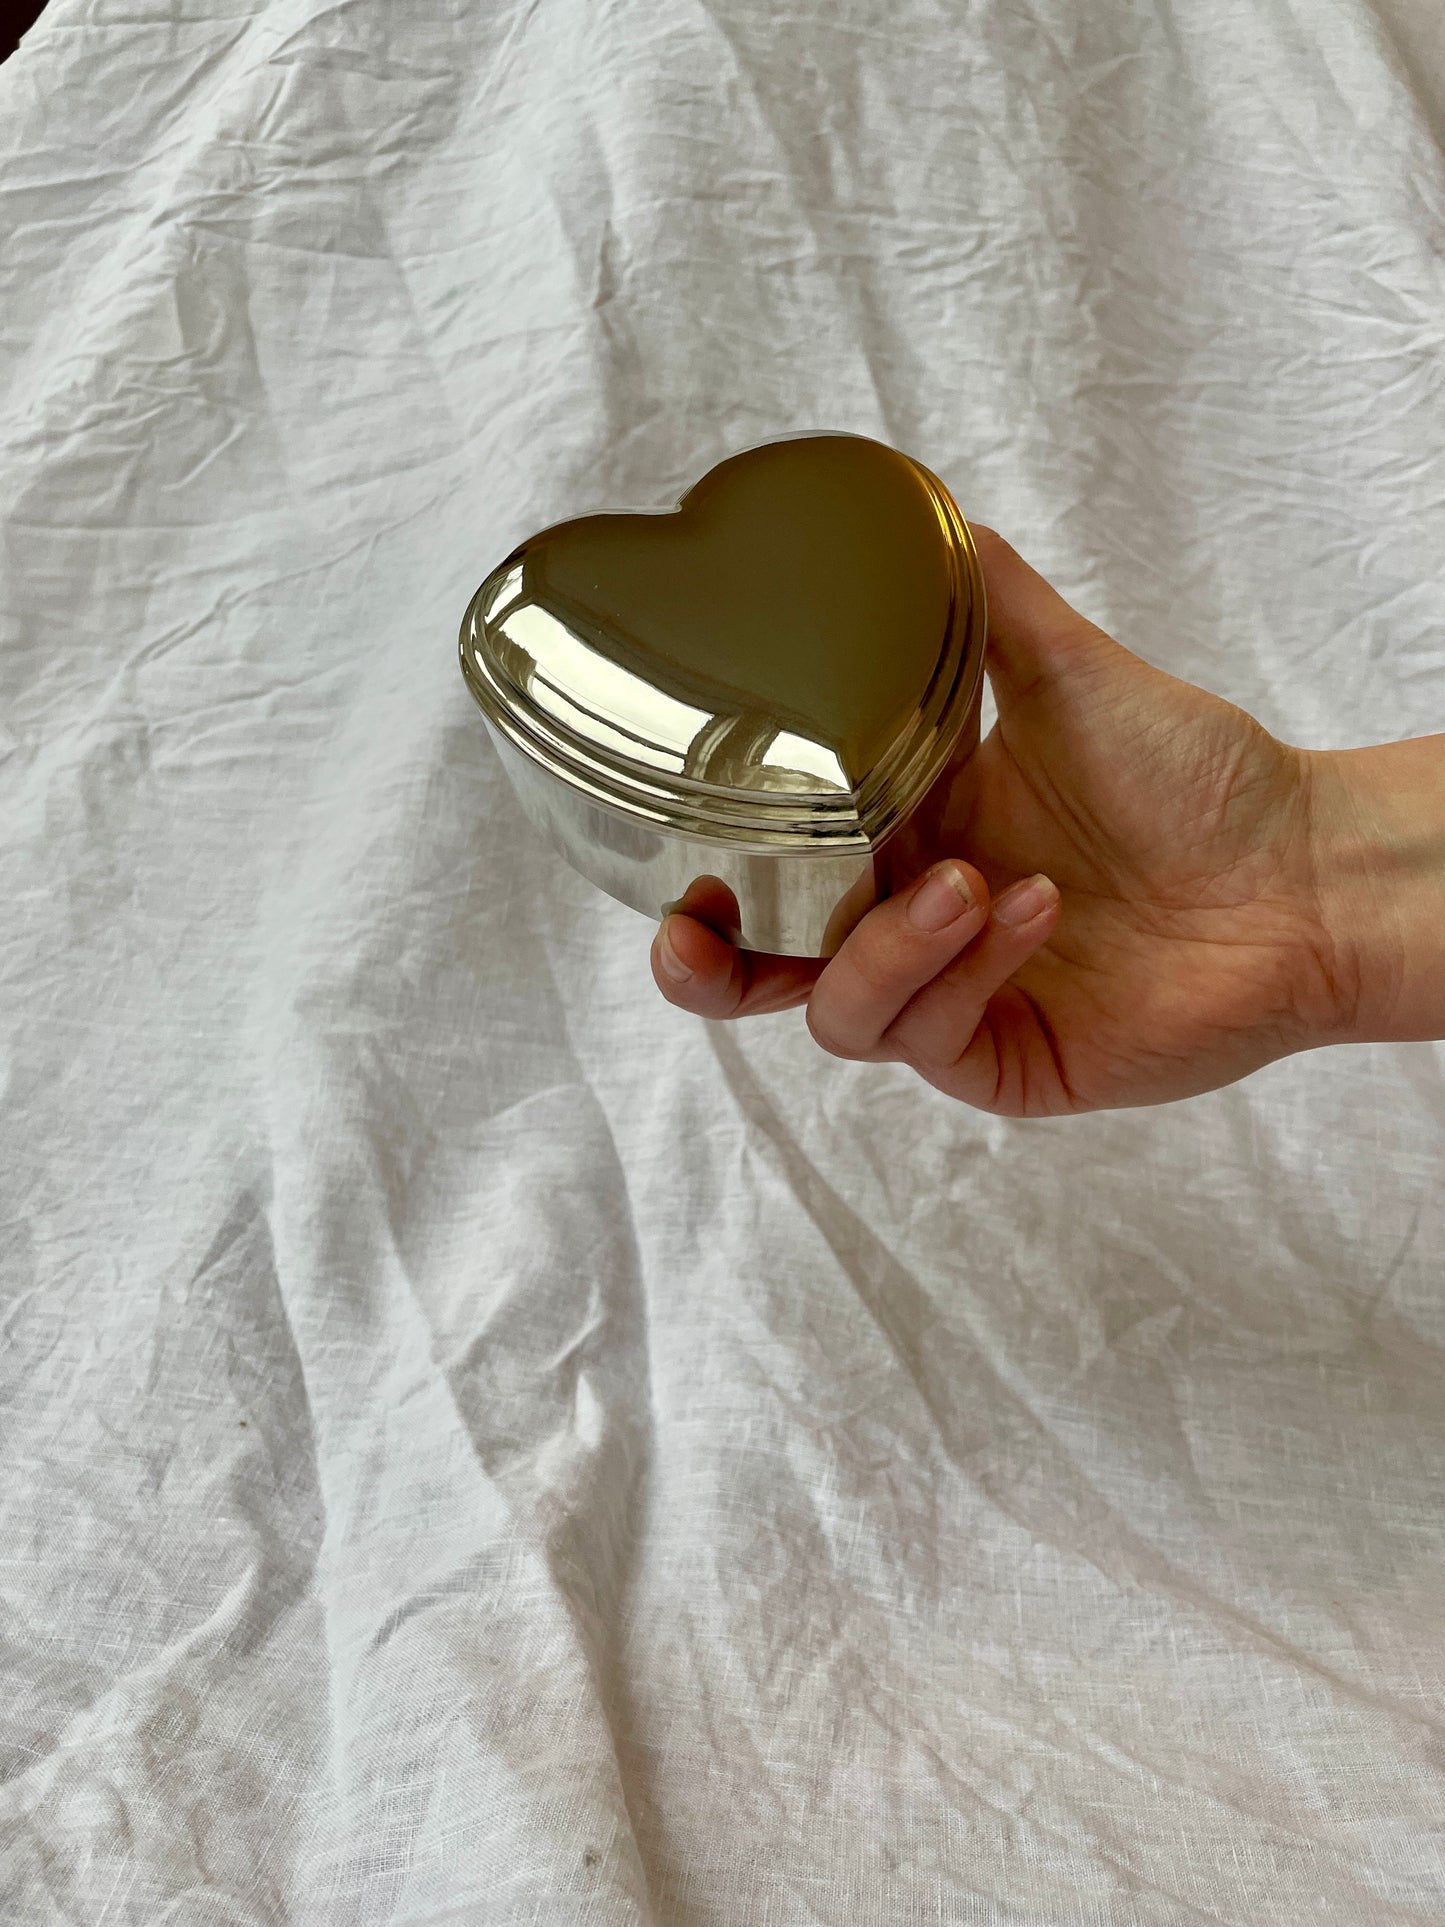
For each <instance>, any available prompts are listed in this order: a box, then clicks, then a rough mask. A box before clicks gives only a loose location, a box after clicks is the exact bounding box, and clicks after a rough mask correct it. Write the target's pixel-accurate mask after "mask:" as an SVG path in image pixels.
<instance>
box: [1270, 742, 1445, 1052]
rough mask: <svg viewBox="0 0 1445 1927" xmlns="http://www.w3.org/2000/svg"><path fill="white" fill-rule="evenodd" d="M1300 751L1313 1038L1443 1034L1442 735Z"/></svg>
mask: <svg viewBox="0 0 1445 1927" xmlns="http://www.w3.org/2000/svg"><path fill="white" fill-rule="evenodd" d="M1299 755H1300V759H1301V767H1302V770H1303V781H1304V786H1305V793H1306V797H1307V816H1308V822H1309V850H1310V872H1311V887H1312V890H1313V894H1314V902H1315V912H1316V919H1317V927H1318V929H1319V932H1320V950H1319V958H1318V965H1317V970H1318V975H1319V977H1320V979H1321V980H1322V981H1323V983H1324V984H1325V985H1326V986H1327V991H1326V995H1325V998H1324V1000H1323V1010H1322V1015H1321V1019H1320V1024H1319V1028H1320V1030H1321V1032H1322V1034H1321V1035H1320V1036H1319V1038H1318V1041H1319V1042H1320V1043H1332V1042H1336V1043H1349V1042H1356V1043H1364V1042H1386V1041H1395V1040H1404V1039H1408V1038H1435V1037H1442V1036H1445V736H1427V737H1420V738H1417V739H1415V740H1412V741H1409V742H1402V743H1384V744H1381V745H1380V746H1379V747H1377V748H1372V749H1349V750H1305V751H1300V752H1299Z"/></svg>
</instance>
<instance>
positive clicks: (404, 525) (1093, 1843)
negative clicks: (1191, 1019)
mask: <svg viewBox="0 0 1445 1927" xmlns="http://www.w3.org/2000/svg"><path fill="white" fill-rule="evenodd" d="M1442 22H1445V16H1442V14H1441V12H1440V10H1439V8H1438V6H1436V5H1435V4H1434V0H1375V3H1374V4H1370V3H1369V0H1312V4H1310V5H1308V6H1306V5H1304V4H1300V3H1299V0H1253V4H1244V0H1213V4H1210V5H1204V4H1200V3H1197V0H1196V3H1195V4H1183V3H1182V0H1175V3H1174V4H1171V0H1154V3H1153V4H1142V3H1139V4H1132V3H1131V0H1099V3H1098V4H1094V0H1090V4H1089V5H1087V6H1085V5H1081V4H1074V0H788V4H787V5H781V4H777V0H626V3H625V4H624V3H623V0H611V3H610V4H604V3H603V0H515V3H514V4H489V3H486V0H470V3H467V0H407V4H406V5H404V6H403V5H391V6H388V5H385V4H382V3H381V0H54V4H52V5H51V6H50V7H49V8H48V10H47V11H46V13H45V14H44V15H43V17H42V19H41V20H40V22H39V24H38V25H37V26H36V27H35V29H34V30H33V31H32V32H31V33H30V35H29V36H28V37H27V39H26V40H25V42H24V44H23V46H22V48H21V50H20V52H19V53H18V54H17V55H15V56H14V57H13V58H12V59H11V60H10V61H9V62H8V63H7V64H6V65H5V66H4V67H3V68H0V219H3V223H4V227H3V240H0V345H3V356H4V379H3V387H0V543H3V548H0V569H3V580H0V625H3V628H0V1048H3V1071H4V1103H3V1122H0V1133H3V1137H0V1252H3V1260H0V1263H3V1280H4V1297H3V1310H0V1315H3V1318H4V1340H3V1350H0V1473H3V1476H0V1918H3V1919H4V1920H5V1921H6V1922H7V1923H8V1922H16V1923H22V1924H23V1927H51V1924H52V1923H54V1924H55V1927H59V1924H60V1923H66V1924H67V1927H101V1924H102V1923H103V1927H142V1923H144V1924H145V1927H160V1924H161V1923H166V1927H191V1924H192V1923H195V1924H196V1927H242V1924H243V1923H244V1927H273V1924H274V1923H288V1924H294V1927H313V1924H314V1927H383V1924H384V1927H420V1924H421V1923H439V1922H463V1921H465V1922H473V1921H475V1922H482V1923H487V1924H488V1927H492V1924H493V1923H495V1924H496V1927H524V1924H527V1927H533V1924H535V1927H556V1924H561V1927H569V1924H571V1923H578V1924H581V1923H587V1927H713V1924H714V1923H717V1924H718V1927H721V1924H722V1923H747V1924H748V1927H792V1924H793V1923H799V1924H801V1923H811V1922H826V1923H861V1922H890V1923H891V1922H920V1923H922V1922H940V1923H956V1922H974V1923H988V1927H1005V1924H1007V1927H1116V1924H1118V1927H1134V1924H1135V1923H1141V1924H1145V1927H1174V1923H1206V1922H1208V1923H1229V1927H1235V1924H1236V1923H1237V1924H1238V1927H1261V1924H1267V1927H1281V1924H1282V1923H1283V1924H1284V1927H1292V1924H1293V1923H1305V1922H1309V1923H1311V1924H1312V1927H1366V1924H1368V1927H1375V1924H1377V1923H1379V1924H1381V1927H1397V1924H1398V1927H1403V1924H1404V1923H1439V1922H1441V1921H1442V1920H1445V1745H1442V1742H1445V1620H1442V1600H1445V1260H1442V1252H1445V1200H1442V1151H1445V1078H1442V1057H1441V1053H1440V1051H1439V1050H1438V1049H1437V1048H1436V1047H1434V1046H1431V1045H1413V1046H1400V1047H1389V1048H1386V1047H1379V1048H1374V1047H1372V1048H1357V1049H1350V1050H1334V1051H1327V1052H1318V1053H1315V1054H1312V1055H1310V1056H1307V1057H1302V1058H1298V1059H1295V1060H1294V1061H1291V1062H1289V1063H1285V1064H1281V1065H1278V1066H1275V1067H1274V1068H1272V1069H1270V1070H1268V1071H1266V1072H1264V1073H1262V1074H1260V1075H1258V1076H1256V1077H1254V1078H1252V1079H1250V1080H1249V1081H1248V1082H1246V1083H1244V1084H1241V1085H1239V1086H1237V1087H1235V1088H1233V1089H1230V1090H1225V1091H1221V1092H1219V1093H1216V1094H1214V1095H1211V1096H1208V1097H1205V1098H1201V1099H1199V1100H1197V1101H1194V1102H1191V1103H1186V1104H1180V1105H1176V1106H1173V1107H1170V1108H1167V1109H1162V1110H1158V1111H1139V1112H1124V1113H1113V1114H1108V1115H1102V1116H1095V1117H1086V1118H1081V1119H1078V1120H1072V1121H1064V1122H1041V1123H1030V1124H1018V1123H1009V1122H1003V1121H998V1120H993V1119H990V1118H987V1117H983V1116H980V1115H977V1114H975V1113H973V1112H970V1111H968V1110H965V1109H962V1108H959V1107H956V1106H953V1105H950V1104H949V1103H948V1102H946V1101H945V1100H943V1099H942V1098H940V1097H938V1096H936V1095H934V1094H932V1093H931V1092H930V1091H928V1090H927V1089H925V1088H923V1087H922V1086H921V1085H920V1084H919V1083H918V1082H916V1081H915V1080H914V1079H913V1078H911V1077H910V1076H909V1075H908V1074H907V1073H906V1072H904V1071H902V1070H901V1069H896V1068H876V1067H859V1066H849V1065H844V1064H841V1063H836V1062H833V1061H831V1060H828V1059H826V1058H824V1057H823V1056H822V1055H821V1054H820V1053H819V1052H818V1051H817V1050H816V1049H815V1048H814V1047H813V1046H812V1044H811V1043H810V1040H809V1038H808V1036H807V1034H806V1032H805V1029H804V1027H803V1024H802V1022H801V1020H800V1018H799V1017H798V1016H797V1015H796V1014H795V1015H791V1016H786V1017H779V1018H776V1019H769V1020H766V1021H762V1022H758V1023H755V1024H753V1025H750V1026H746V1027H737V1028H731V1029H729V1028H721V1027H708V1026H705V1025H702V1024H699V1023H696V1022H693V1021H690V1020H688V1019H686V1018H685V1017H683V1016H682V1015H681V1014H679V1013H677V1012H674V1011H672V1010H670V1009H668V1008H667V1007H665V1006H664V1005H663V1003H662V1002H661V1001H660V999H659V998H658V997H657V996H656V995H655V993H654V991H653V989H652V986H651V983H650V980H649V977H648V973H647V969H646V951H647V942H648V928H647V926H646V924H645V923H644V922H643V920H642V919H641V918H638V917H636V916H634V915H633V914H632V913H631V912H630V911H627V910H625V909H622V908H620V907H619V906H617V905H616V904H613V903H611V902H610V901H607V900H605V899H603V898H601V897H600V896H598V895H597V894H596V893H594V892H593V891H591V890H590V889H589V888H588V887H587V885H585V884H584V883H582V882H581V881H580V880H579V879H578V878H576V877H575V876H573V875H572V874H571V873H570V872H569V871H567V870H566V869H564V868H563V867H562V865H561V864H560V863H559V862H558V861H557V860H556V859H555V858H554V857H552V856H551V855H550V854H549V853H548V851H547V850H546V849H545V848H544V847H543V846H542V845H541V843H540V842H539V840H538V838H537V837H536V836H535V835H534V834H533V832H532V831H531V830H530V829H529V828H528V827H527V825H526V824H525V823H524V822H523V820H522V819H521V817H520V815H519V813H518V811H517V809H516V806H515V804H514V802H513V800H512V798H511V795H510V792H509V791H508V789H507V788H506V786H505V783H504V781H503V780H502V778H501V776H500V774H499V771H498V768H497V766H496V763H495V761H494V757H493V754H492V752H491V750H490V748H489V746H488V743H487V741H486V738H485V735H484V732H483V729H482V727H481V723H480V719H479V718H478V716H477V715H476V713H475V712H474V710H473V708H472V706H471V704H470V702H469V699H468V698H467V696H466V693H465V691H464V689H463V686H462V683H461V680H460V677H459V675H458V672H457V665H456V660H455V634H456V627H457V623H458V620H459V618H460V615H461V611H462V608H463V606H464V604H465V602H466V599H467V597H468V595H469V594H470V592H471V590H472V589H473V588H474V586H475V585H476V583H477V582H478V581H479V580H480V578H481V576H482V575H483V574H484V573H485V572H486V571H487V570H488V569H489V568H490V567H491V566H492V565H493V564H494V563H495V562H496V561H497V560H498V559H499V558H500V557H501V556H502V555H503V554H505V553H506V551H507V550H508V549H509V548H510V547H511V546H512V545H513V544H514V543H515V542H516V541H518V540H519V539H520V538H522V537H523V536H524V535H526V534H528V533H530V532H531V531H532V530H534V529H535V528H538V527H540V526H541V525H543V524H545V523H547V522H551V521H554V520H557V519H559V518H561V517H564V516H567V515H571V514H575V513H580V512H583V511H586V510H589V509H593V508H600V507H619V506H620V507H628V506H632V507H664V506H666V505H668V504H670V503H671V502H672V501H674V500H675V499H676V497H677V495H678V494H679V493H680V492H681V490H682V489H683V488H684V487H685V486H686V485H687V484H688V483H689V482H690V481H691V480H693V479H694V478H695V477H696V476H697V475H698V474H700V473H701V472H702V471H703V470H704V469H705V468H707V467H708V466H709V465H710V464H711V463H712V462H714V461H715V460H717V459H718V458H720V457H721V456H722V455H723V454H725V453H727V452H729V451H730V450H732V449H734V448H736V447H739V446H743V445H746V444H748V443H751V442H755V441H758V440H760V439H763V438H765V437H766V436H768V435H771V434H775V433H781V432H785V431H793V430H798V429H807V428H815V427H824V428H846V429H855V430H861V431H863V432H865V433H868V434H872V435H877V436H880V437H882V438H884V439H886V440H888V441H891V442H894V443H896V444H898V445H900V446H901V447H903V448H905V449H907V450H908V451H909V452H910V453H913V454H916V455H917V456H919V457H920V458H921V459H923V460H925V461H926V462H928V463H929V465H930V466H932V467H933V468H935V469H936V470H937V471H939V472H940V473H941V474H942V475H943V476H944V477H945V478H946V479H947V480H948V482H949V483H950V485H951V486H952V488H953V489H954V491H955V493H956V494H957V496H958V498H959V501H960V503H961V504H962V506H963V508H964V510H965V512H966V513H969V514H972V515H974V516H976V517H977V518H978V519H980V520H983V521H987V522H990V523H992V524H993V525H994V526H996V527H998V528H1000V529H1002V530H1003V531H1004V532H1005V533H1006V534H1008V535H1009V536H1010V537H1011V539H1012V540H1013V541H1014V542H1015V543H1016V544H1017V545H1018V546H1019V547H1020V548H1021V549H1022V550H1023V551H1024V553H1025V554H1026V555H1028V556H1029V558H1030V559H1031V560H1033V561H1034V562H1035V563H1036V564H1037V565H1038V566H1039V567H1041V568H1042V569H1044V570H1045V572H1046V573H1048V574H1049V575H1050V576H1051V577H1052V578H1053V579H1054V580H1055V581H1056V582H1057V583H1058V584H1059V586H1060V587H1061V588H1062V589H1063V590H1064V592H1065V593H1066V594H1068V595H1069V596H1070V597H1071V598H1072V599H1073V600H1074V601H1075V602H1076V603H1077V604H1078V605H1079V606H1080V607H1082V608H1084V609H1085V610H1086V611H1087V612H1088V613H1089V614H1091V615H1092V616H1094V617H1095V618H1097V619H1098V620H1099V621H1101V622H1102V623H1104V624H1105V625H1106V626H1108V627H1109V628H1111V629H1112V630H1113V631H1114V633H1116V634H1118V635H1119V636H1120V637H1121V639H1122V640H1124V641H1125V642H1127V643H1128V644H1129V645H1130V646H1131V647H1133V648H1135V649H1137V650H1138V651H1140V652H1141V653H1142V654H1143V655H1145V656H1147V657H1149V658H1150V659H1151V660H1153V661H1156V662H1159V663H1162V664H1164V665H1166V666H1167V667H1168V668H1170V669H1171V670H1173V671H1175V672H1176V673H1178V674H1180V675H1183V676H1186V677H1189V678H1191V679H1192V680H1195V681H1197V682H1200V683H1203V684H1205V685H1206V686H1208V687H1210V688H1213V689H1216V690H1218V691H1220V692H1221V693H1223V694H1226V695H1228V696H1230V697H1232V698H1233V699H1235V700H1236V701H1239V702H1241V703H1243V704H1244V705H1246V706H1247V707H1249V708H1251V709H1252V710H1253V711H1254V712H1255V713H1256V714H1257V715H1258V716H1260V718H1261V719H1262V720H1263V721H1264V722H1265V723H1266V724H1267V725H1268V726H1269V727H1270V728H1271V729H1273V730H1275V731H1276V732H1277V733H1278V734H1280V735H1282V736H1284V737H1285V738H1287V739H1289V740H1291V741H1295V742H1301V743H1308V744H1313V745H1321V746H1324V745H1344V744H1347V743H1356V742H1367V741H1379V740H1384V739H1386V738H1390V737H1395V736H1399V735H1408V734H1419V733H1422V732H1424V731H1427V730H1432V729H1439V728H1441V727H1445V569H1442V558H1445V455H1442V450H1445V265H1442V263H1445V160H1442V135H1445V24H1442Z"/></svg>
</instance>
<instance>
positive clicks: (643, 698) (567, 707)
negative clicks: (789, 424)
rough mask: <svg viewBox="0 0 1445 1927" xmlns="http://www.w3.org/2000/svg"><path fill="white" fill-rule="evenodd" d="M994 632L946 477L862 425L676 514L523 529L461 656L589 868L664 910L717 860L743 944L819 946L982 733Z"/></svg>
mask: <svg viewBox="0 0 1445 1927" xmlns="http://www.w3.org/2000/svg"><path fill="white" fill-rule="evenodd" d="M984 627H985V612H984V593H983V582H982V578H981V575H980V573H979V569H978V562H977V558H976V555H975V553H974V548H973V542H972V538H971V536H970V535H969V532H968V528H967V525H966V523H965V522H964V520H963V518H962V516H961V515H960V514H959V512H958V510H957V508H956V507H955V505H954V503H953V500H952V497H951V496H950V495H949V493H948V491H947V490H946V489H945V488H944V487H943V485H942V483H941V482H939V481H938V480H937V478H936V477H935V476H933V475H931V474H930V473H929V472H928V471H927V470H926V469H924V468H922V467H921V466H920V465H919V464H917V463H915V462H913V461H911V460H910V459H909V458H908V457H907V456H904V455H901V454H899V453H898V452H897V451H896V450H894V449H890V448H886V447H884V446H883V444H881V443H878V442H873V441H869V440H867V439H866V438H864V437H861V436H852V435H817V436H795V437H789V438H787V439H785V440H782V441H778V442H770V443H766V444H764V445H763V446H762V447H760V448H756V449H750V450H747V451H744V452H743V453H742V454H740V455H735V456H732V457H730V458H729V459H728V460H727V461H725V462H722V463H720V464H719V465H718V467H716V468H714V469H712V470H711V471H710V472H709V473H708V474H707V475H705V476H704V477H703V478H702V480H701V481H700V482H698V483H697V484H696V485H695V486H694V487H693V488H692V489H690V490H689V491H688V493H687V494H686V495H685V496H684V497H683V499H682V502H681V503H680V505H679V507H678V508H677V509H676V510H673V511H670V512H667V513H662V514H646V515H596V516H589V517H586V518H583V519H581V520H578V521H574V522H568V523H562V524H559V525H558V526H557V527H555V528H551V529H547V530H544V531H543V532H542V533H541V534H540V535H537V536H535V537H533V538H532V539H531V540H530V541H528V542H526V543H524V544H522V546H521V547H520V548H519V549H517V550H516V551H514V553H513V554H512V555H510V556H509V557H508V558H507V559H506V561H505V562H503V563H502V564H501V565H500V567H499V568H497V569H496V570H494V571H493V573H492V574H491V575H490V576H489V577H488V578H487V580H486V581H485V582H484V583H483V584H482V586H481V588H480V589H479V590H478V591H477V593H476V595H475V596H474V597H473V599H472V602H471V605H470V607H469V608H468V610H467V614H466V618H465V620H464V621H463V624H462V634H461V657H462V668H463V672H464V674H465V676H466V680H467V684H468V687H469V688H470V689H471V691H472V693H473V695H474V696H475V697H476V699H477V701H478V703H479V704H480V705H481V707H482V709H483V711H484V713H485V715H486V717H487V720H488V722H489V723H490V725H491V727H492V732H493V734H494V736H495V737H496V738H497V740H498V742H499V744H503V745H505V746H506V749H507V752H508V753H507V755H506V757H505V761H506V764H507V767H508V770H509V774H510V775H511V777H512V780H513V782H514V784H515V786H516V787H517V790H518V794H519V796H520V797H521V799H522V801H523V804H524V806H525V807H526V809H527V812H528V814H529V815H530V816H531V817H532V818H533V820H534V821H537V822H539V823H541V824H542V825H543V826H544V827H545V828H546V830H547V832H548V834H549V835H550V837H551V838H552V840H553V842H554V843H555V844H556V845H557V847H558V848H559V849H560V850H561V851H562V853H563V854H564V855H565V856H566V857H567V859H568V861H569V862H571V863H572V864H573V865H574V866H575V867H576V868H577V869H579V870H580V871H581V872H582V873H583V875H585V876H588V877H590V878H591V879H592V880H593V881H594V882H596V883H598V884H599V885H600V886H601V887H602V888H603V889H605V890H607V891H608V892H609V893H610V894H612V895H613V896H616V897H618V898H619V899H620V900H621V901H623V902H625V903H630V904H632V905H633V906H634V907H635V908H637V909H640V910H643V911H645V912H647V913H648V914H650V915H653V916H658V915H661V914H663V913H664V912H665V909H666V907H667V906H668V905H669V904H670V903H671V902H672V901H674V900H675V899H676V898H677V897H678V896H680V895H681V894H682V891H683V889H684V888H685V887H686V885H687V883H688V882H689V881H690V880H691V878H692V877H693V876H696V875H699V874H710V875H714V876H720V877H722V878H723V880H724V881H725V882H727V883H729V884H730V886H731V887H732V888H733V889H734V891H735V893H736V894H737V896H738V900H739V905H740V911H741V917H742V935H743V941H744V942H745V943H746V944H747V945H749V946H750V947H752V948H755V949H768V950H778V951H791V952H799V953H812V954H817V953H818V952H819V951H820V950H825V949H831V948H834V947H836V944H837V942H839V941H841V937H840V934H839V933H840V931H841V930H842V929H844V928H845V927H846V926H847V925H848V924H849V923H850V922H851V921H852V920H853V919H854V918H855V917H856V915H858V914H861V909H862V908H866V907H867V904H868V903H869V902H871V901H873V900H874V897H875V895H876V894H878V893H879V891H880V890H881V889H882V888H884V887H885V886H884V885H883V884H882V883H881V882H880V881H879V876H880V874H881V873H880V872H879V870H878V866H877V864H876V863H875V861H874V859H875V858H876V857H877V855H878V853H879V852H880V851H881V850H882V849H883V848H884V846H885V845H886V844H887V842H888V840H889V838H890V837H891V836H892V834H893V832H894V831H896V829H897V828H898V826H899V825H900V824H901V823H903V822H904V821H905V820H906V819H907V818H908V816H909V815H910V813H911V812H912V811H913V810H914V809H915V807H916V806H917V804H918V803H919V801H920V799H921V798H922V797H923V796H924V795H925V794H926V792H927V791H928V790H929V788H930V787H931V785H932V784H933V783H934V781H935V779H936V778H937V777H938V775H939V774H940V772H941V771H942V770H943V769H944V767H945V765H946V764H947V763H948V761H949V759H950V757H952V756H956V755H957V754H958V753H959V751H960V750H961V748H962V747H963V739H964V737H965V734H966V732H967V731H968V730H969V726H970V723H972V725H973V732H974V735H975V736H976V724H977V712H978V700H979V693H980V683H981V674H982V666H983V639H984ZM865 879H867V881H865ZM844 900H846V909H840V907H839V906H840V903H842V902H843V901H844ZM860 906H861V908H860Z"/></svg>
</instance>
